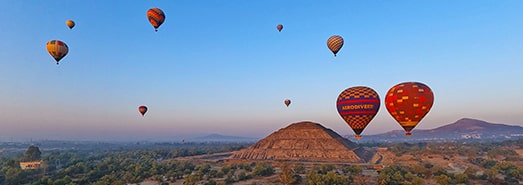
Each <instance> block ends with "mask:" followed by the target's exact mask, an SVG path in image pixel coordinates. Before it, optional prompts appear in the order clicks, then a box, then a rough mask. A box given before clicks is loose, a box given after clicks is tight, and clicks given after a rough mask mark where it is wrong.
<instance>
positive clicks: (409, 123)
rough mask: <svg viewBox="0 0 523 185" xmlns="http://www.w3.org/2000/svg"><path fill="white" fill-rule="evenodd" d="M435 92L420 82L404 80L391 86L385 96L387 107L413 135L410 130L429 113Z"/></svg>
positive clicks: (408, 132) (408, 133) (407, 134)
mask: <svg viewBox="0 0 523 185" xmlns="http://www.w3.org/2000/svg"><path fill="white" fill-rule="evenodd" d="M433 103H434V94H433V93H432V90H431V89H430V88H429V86H427V85H425V84H423V83H420V82H404V83H400V84H397V85H395V86H394V87H392V88H390V89H389V91H388V92H387V96H386V97H385V107H387V111H389V113H390V115H391V116H392V117H393V118H394V119H395V120H396V121H397V122H398V123H399V124H400V125H401V126H402V127H403V129H404V130H405V131H406V132H407V133H406V134H405V135H406V136H411V135H412V134H411V133H410V131H411V130H412V129H414V127H416V125H418V123H419V122H420V121H421V119H423V117H425V115H427V113H429V111H430V108H432V104H433Z"/></svg>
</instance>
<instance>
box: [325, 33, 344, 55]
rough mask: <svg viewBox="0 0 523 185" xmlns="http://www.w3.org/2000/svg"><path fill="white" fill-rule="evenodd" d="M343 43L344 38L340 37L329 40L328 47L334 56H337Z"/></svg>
mask: <svg viewBox="0 0 523 185" xmlns="http://www.w3.org/2000/svg"><path fill="white" fill-rule="evenodd" d="M343 43H344V42H343V37H341V36H339V35H333V36H331V37H329V39H328V40H327V47H328V48H329V49H330V50H331V52H332V53H333V54H334V56H336V54H338V52H339V51H340V49H341V47H343Z"/></svg>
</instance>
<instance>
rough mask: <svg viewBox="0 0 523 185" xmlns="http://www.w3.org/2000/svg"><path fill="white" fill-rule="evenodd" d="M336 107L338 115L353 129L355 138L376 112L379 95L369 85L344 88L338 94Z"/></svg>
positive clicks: (358, 136)
mask: <svg viewBox="0 0 523 185" xmlns="http://www.w3.org/2000/svg"><path fill="white" fill-rule="evenodd" d="M336 107H337V109H338V113H339V114H340V116H341V117H342V118H343V120H345V122H347V124H349V126H350V127H351V128H352V130H354V132H355V133H356V136H354V137H355V138H356V139H360V138H361V135H360V134H361V132H362V131H363V129H365V127H366V126H367V125H368V124H369V123H370V121H371V120H372V118H374V116H375V115H376V113H378V110H379V108H380V97H379V96H378V93H376V91H374V90H373V89H371V88H369V87H364V86H357V87H351V88H348V89H345V90H344V91H343V92H341V93H340V95H339V96H338V100H337V101H336Z"/></svg>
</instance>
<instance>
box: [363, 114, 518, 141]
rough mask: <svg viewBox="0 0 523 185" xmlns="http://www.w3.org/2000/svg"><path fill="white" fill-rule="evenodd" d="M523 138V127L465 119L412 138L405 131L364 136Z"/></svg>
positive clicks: (401, 138) (388, 138)
mask: <svg viewBox="0 0 523 185" xmlns="http://www.w3.org/2000/svg"><path fill="white" fill-rule="evenodd" d="M520 138H523V127H521V126H513V125H506V124H499V123H489V122H486V121H481V120H476V119H470V118H463V119H460V120H458V121H456V122H454V123H451V124H448V125H444V126H441V127H438V128H435V129H428V130H421V129H414V130H413V131H412V136H411V137H406V136H405V131H403V130H394V131H390V132H386V133H383V134H377V135H367V136H363V138H362V142H365V141H372V140H374V141H381V142H383V141H385V142H387V141H450V140H508V139H520Z"/></svg>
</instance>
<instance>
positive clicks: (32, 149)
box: [22, 145, 42, 161]
mask: <svg viewBox="0 0 523 185" xmlns="http://www.w3.org/2000/svg"><path fill="white" fill-rule="evenodd" d="M41 155H42V152H40V148H38V147H37V146H34V145H31V146H29V148H27V150H26V151H25V153H24V156H23V158H22V161H38V160H40V159H41V158H42V156H41Z"/></svg>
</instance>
